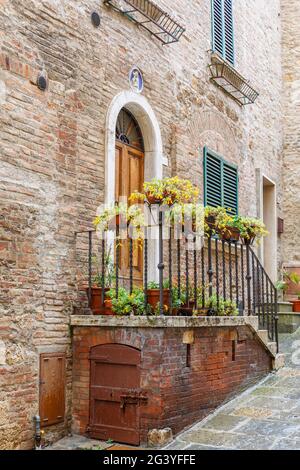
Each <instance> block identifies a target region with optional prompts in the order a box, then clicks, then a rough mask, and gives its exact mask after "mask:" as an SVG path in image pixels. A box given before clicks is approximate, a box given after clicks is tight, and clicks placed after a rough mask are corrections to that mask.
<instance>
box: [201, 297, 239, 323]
mask: <svg viewBox="0 0 300 470" xmlns="http://www.w3.org/2000/svg"><path fill="white" fill-rule="evenodd" d="M205 306H206V307H207V308H209V309H210V310H211V311H214V312H215V314H216V315H217V316H220V317H233V316H237V315H238V314H239V311H238V308H237V305H236V303H235V302H234V301H231V300H225V299H223V297H221V296H219V299H218V297H217V295H216V294H213V295H212V296H211V297H209V298H208V299H207V300H206V302H205Z"/></svg>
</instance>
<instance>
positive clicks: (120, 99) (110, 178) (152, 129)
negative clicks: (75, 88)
mask: <svg viewBox="0 0 300 470" xmlns="http://www.w3.org/2000/svg"><path fill="white" fill-rule="evenodd" d="M124 108H125V109H126V110H127V112H129V113H130V114H131V115H132V116H133V117H134V119H135V121H136V122H137V123H138V126H139V129H140V132H141V134H142V138H143V145H144V152H143V153H144V180H145V181H149V180H151V179H152V178H161V177H162V174H163V165H167V164H168V161H167V159H166V158H164V156H163V146H162V138H161V132H160V126H159V122H158V120H157V118H156V115H155V113H154V111H153V109H152V107H151V106H150V104H149V102H148V100H147V99H146V98H145V97H144V96H142V95H139V94H138V93H134V92H132V91H122V92H120V93H119V94H118V95H116V96H115V97H114V99H113V100H112V102H111V104H110V106H109V109H108V112H107V117H106V143H105V145H106V149H105V155H106V162H105V203H106V204H108V205H112V204H114V203H115V199H116V155H117V152H116V144H117V139H116V129H117V120H118V117H119V114H120V112H121V110H122V109H124ZM111 242H112V240H111ZM148 253H149V259H151V261H152V262H151V263H149V266H148V277H149V279H151V280H156V279H157V264H158V242H157V240H156V239H155V240H150V241H149V243H148Z"/></svg>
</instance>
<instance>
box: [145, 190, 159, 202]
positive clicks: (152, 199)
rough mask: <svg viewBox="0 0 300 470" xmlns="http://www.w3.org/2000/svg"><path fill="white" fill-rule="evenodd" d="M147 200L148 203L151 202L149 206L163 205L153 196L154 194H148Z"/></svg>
mask: <svg viewBox="0 0 300 470" xmlns="http://www.w3.org/2000/svg"><path fill="white" fill-rule="evenodd" d="M146 198H147V201H148V202H149V204H160V203H161V199H159V198H157V197H155V196H153V194H151V193H146Z"/></svg>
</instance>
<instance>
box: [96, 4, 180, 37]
mask: <svg viewBox="0 0 300 470" xmlns="http://www.w3.org/2000/svg"><path fill="white" fill-rule="evenodd" d="M104 4H105V5H109V6H111V7H112V8H113V9H114V10H117V11H119V12H120V13H122V14H123V15H124V16H127V17H128V18H129V19H130V20H132V21H133V22H134V23H136V24H138V25H140V26H142V27H143V28H144V29H146V30H147V31H149V32H150V33H151V34H152V35H153V36H155V37H156V38H157V39H159V41H161V42H162V43H163V44H172V43H174V42H178V41H179V39H180V37H181V36H182V34H183V33H184V31H185V28H183V27H182V26H180V24H179V23H178V22H177V21H175V20H174V19H173V18H171V16H170V15H168V14H167V13H165V12H164V11H163V10H162V9H161V8H159V7H158V6H157V5H155V4H154V3H153V2H151V1H150V0H104ZM128 7H129V8H128Z"/></svg>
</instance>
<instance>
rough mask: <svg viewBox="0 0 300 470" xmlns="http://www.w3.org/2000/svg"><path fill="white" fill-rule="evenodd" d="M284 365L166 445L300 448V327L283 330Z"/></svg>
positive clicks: (200, 447)
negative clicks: (293, 330)
mask: <svg viewBox="0 0 300 470" xmlns="http://www.w3.org/2000/svg"><path fill="white" fill-rule="evenodd" d="M280 349H281V352H284V353H285V354H286V363H285V367H284V368H283V369H280V370H279V371H278V372H276V373H272V374H270V375H269V376H268V377H266V378H265V379H263V380H262V381H261V382H260V383H259V384H258V385H256V386H254V387H253V388H251V389H249V390H247V391H246V392H244V393H242V394H241V395H239V396H238V397H237V398H235V399H233V400H231V401H230V402H229V403H227V404H226V405H224V406H222V407H220V408H219V409H218V410H216V411H215V412H214V413H212V414H211V415H209V416H208V417H207V418H205V419H204V420H203V421H201V422H200V423H198V424H196V425H194V426H193V427H192V428H190V429H189V430H187V431H185V432H183V433H181V434H180V435H178V436H177V438H176V439H175V440H174V441H173V442H172V443H171V444H169V445H168V446H167V447H166V449H180V450H183V449H186V450H271V449H278V450H280V449H282V450H288V449H289V450H300V328H299V329H298V330H297V331H296V332H295V333H294V334H292V335H281V336H280Z"/></svg>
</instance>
